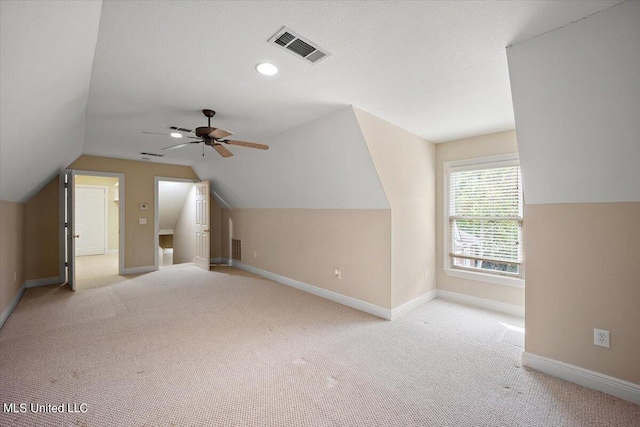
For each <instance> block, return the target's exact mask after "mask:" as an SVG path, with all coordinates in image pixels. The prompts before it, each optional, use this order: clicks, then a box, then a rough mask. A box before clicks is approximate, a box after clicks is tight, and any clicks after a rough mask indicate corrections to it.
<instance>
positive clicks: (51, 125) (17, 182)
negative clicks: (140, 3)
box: [0, 0, 101, 201]
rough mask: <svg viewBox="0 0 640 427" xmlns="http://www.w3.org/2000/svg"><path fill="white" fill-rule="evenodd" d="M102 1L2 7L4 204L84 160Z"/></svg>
mask: <svg viewBox="0 0 640 427" xmlns="http://www.w3.org/2000/svg"><path fill="white" fill-rule="evenodd" d="M100 6H101V4H100V2H79V1H56V2H39V1H4V0H3V1H0V154H1V155H0V174H1V176H0V199H2V200H10V201H25V200H27V199H29V198H30V197H31V196H32V195H33V194H35V193H36V192H37V191H38V190H39V189H40V187H42V186H43V185H44V184H46V183H47V182H48V181H49V179H50V178H52V177H53V175H55V174H57V173H58V171H59V170H60V168H64V167H66V166H67V165H69V164H70V163H71V162H72V161H73V160H75V159H76V158H77V157H78V156H79V155H80V154H82V150H83V144H84V134H85V132H84V131H85V113H86V109H87V99H88V96H89V82H90V77H91V65H92V63H93V52H94V50H95V46H96V39H97V37H98V23H99V20H100Z"/></svg>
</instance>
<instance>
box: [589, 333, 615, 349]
mask: <svg viewBox="0 0 640 427" xmlns="http://www.w3.org/2000/svg"><path fill="white" fill-rule="evenodd" d="M593 344H594V345H598V346H600V347H606V348H611V346H610V345H609V331H605V330H604V329H594V330H593Z"/></svg>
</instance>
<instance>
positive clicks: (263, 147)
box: [220, 140, 269, 150]
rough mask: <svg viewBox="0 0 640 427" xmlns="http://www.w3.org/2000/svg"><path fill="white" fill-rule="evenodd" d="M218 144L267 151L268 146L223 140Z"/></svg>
mask: <svg viewBox="0 0 640 427" xmlns="http://www.w3.org/2000/svg"><path fill="white" fill-rule="evenodd" d="M220 142H224V143H225V144H231V145H239V146H241V147H250V148H257V149H259V150H268V149H269V146H268V145H267V144H258V143H257V142H247V141H234V140H225V141H220Z"/></svg>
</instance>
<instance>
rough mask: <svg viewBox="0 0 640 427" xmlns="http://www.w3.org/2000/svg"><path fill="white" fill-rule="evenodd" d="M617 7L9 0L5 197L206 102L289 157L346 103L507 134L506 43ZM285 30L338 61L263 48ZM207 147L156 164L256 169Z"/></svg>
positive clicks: (436, 124) (125, 150) (224, 122)
mask: <svg viewBox="0 0 640 427" xmlns="http://www.w3.org/2000/svg"><path fill="white" fill-rule="evenodd" d="M616 3H619V1H618V0H612V1H589V2H584V1H548V2H542V1H540V2H522V1H513V2H511V1H509V2H507V1H502V2H457V1H440V2H400V1H390V2H361V1H348V2H346V1H345V2H333V1H324V2H323V1H317V2H275V1H273V2H272V1H229V2H213V1H212V2H205V1H203V2H178V1H175V2H171V1H104V2H91V1H85V2H77V1H44V2H36V1H32V2H23V1H2V2H0V7H1V10H0V15H1V20H2V21H1V25H0V27H1V28H0V30H1V37H0V43H1V58H0V65H1V72H0V77H1V87H0V89H1V94H0V95H1V96H0V98H1V114H0V117H1V123H0V132H1V135H0V142H1V145H0V152H1V154H2V155H1V161H0V168H1V169H0V172H1V180H0V198H1V199H4V200H13V201H23V200H26V199H27V198H28V197H30V195H32V194H33V193H34V192H35V191H37V189H38V188H39V187H40V186H42V185H44V183H46V180H47V179H48V178H49V177H51V176H52V175H54V174H56V173H57V172H58V171H59V169H60V168H62V167H65V166H66V165H68V164H69V163H70V162H71V161H72V160H73V159H74V158H76V157H77V156H78V155H80V154H82V153H84V154H93V155H100V156H109V157H120V158H128V159H140V154H139V153H140V152H142V151H151V152H158V151H159V150H160V149H161V148H163V147H165V146H168V145H171V144H173V143H175V142H176V140H174V139H172V138H170V137H164V136H156V135H154V136H150V135H145V134H143V133H142V132H143V131H150V132H160V133H162V132H165V131H166V130H167V127H168V126H170V125H177V126H182V127H186V128H191V129H192V128H195V127H197V126H203V125H205V123H206V122H205V119H204V117H203V116H202V114H201V113H200V110H201V109H202V108H212V109H214V110H216V111H217V112H218V114H217V115H216V116H215V118H214V121H213V126H216V127H220V128H224V129H229V130H231V131H233V132H234V133H235V137H237V138H238V139H242V140H249V141H256V142H262V141H267V140H268V141H269V143H270V144H271V145H272V147H273V149H274V150H273V151H269V152H262V153H261V154H267V153H268V154H270V155H278V156H281V157H279V158H281V160H279V161H280V162H286V161H287V156H282V154H281V153H278V150H277V146H278V143H279V139H278V135H280V134H282V133H283V132H286V131H289V130H290V129H292V128H296V127H298V126H300V125H302V124H304V123H306V122H309V121H311V120H315V119H318V118H319V117H322V116H325V115H327V114H329V113H333V112H335V111H337V110H340V109H342V108H343V107H345V106H347V105H351V104H353V105H357V106H358V107H359V108H361V109H363V110H366V111H369V112H370V113H372V114H374V115H376V116H378V117H381V118H383V119H385V120H387V121H389V122H391V123H393V124H396V125H398V126H400V127H402V128H404V129H407V130H409V131H410V132H413V133H415V134H417V135H420V136H422V137H423V138H425V139H427V140H430V141H434V142H442V141H447V140H451V139H457V138H461V137H465V136H471V135H478V134H484V133H489V132H494V131H500V130H505V129H512V128H513V127H514V119H513V110H512V105H511V93H510V87H509V76H508V69H507V61H506V54H505V47H506V46H507V45H509V44H512V43H514V42H518V41H522V40H525V39H528V38H531V37H534V36H536V35H539V34H541V33H544V32H546V31H550V30H552V29H554V28H557V27H559V26H561V25H564V24H567V23H569V22H572V21H575V20H577V19H580V18H582V17H584V16H587V15H589V14H591V13H594V12H597V11H600V10H602V9H605V8H607V7H609V6H611V5H614V4H616ZM283 25H286V26H288V27H290V28H291V29H293V30H294V31H296V32H298V33H300V34H302V35H303V36H305V37H307V38H309V39H310V40H312V41H314V42H316V43H317V44H319V45H320V46H322V47H323V48H325V49H327V50H328V51H329V52H331V53H332V56H331V57H329V58H328V59H326V60H324V61H322V62H320V63H318V64H315V65H311V64H308V63H305V62H304V61H303V60H301V59H299V58H297V57H295V56H294V55H292V54H290V53H288V52H285V51H283V50H280V49H278V48H277V47H275V46H273V45H270V44H269V43H267V39H269V37H271V36H272V35H273V34H274V33H275V32H276V31H277V30H278V29H280V28H281V27H282V26H283ZM262 61H268V62H272V63H274V64H276V65H277V66H278V67H279V69H280V72H279V73H278V74H277V75H276V76H273V77H265V76H262V75H259V74H258V73H256V71H255V69H254V66H255V65H256V64H257V63H258V62H262ZM305 143H309V144H311V142H310V141H300V144H305ZM313 143H317V142H313ZM284 144H285V143H284V142H283V145H284ZM207 149H208V150H209V151H207V152H206V156H205V157H204V158H203V157H202V152H201V147H200V146H193V147H188V148H184V149H181V150H176V151H169V152H165V153H166V156H165V157H164V158H162V159H159V160H153V161H159V162H165V163H174V164H183V165H190V166H194V169H196V170H197V171H198V174H199V175H200V176H201V177H202V178H210V179H213V178H216V173H217V171H219V170H220V169H224V168H230V167H236V168H240V167H243V166H244V165H245V164H249V163H251V164H253V163H255V162H259V160H256V157H255V156H256V153H255V152H252V151H251V150H250V149H246V148H238V147H234V149H233V152H234V154H235V156H234V157H232V158H230V159H222V158H220V157H219V156H217V154H215V153H214V152H213V150H210V149H209V148H208V147H207ZM305 149H306V148H301V150H305ZM308 149H309V150H313V147H309V148H308ZM222 162H226V163H224V166H221V165H222V164H223V163H222ZM270 165H271V167H278V161H274V162H270ZM238 197H244V196H243V195H239V196H238Z"/></svg>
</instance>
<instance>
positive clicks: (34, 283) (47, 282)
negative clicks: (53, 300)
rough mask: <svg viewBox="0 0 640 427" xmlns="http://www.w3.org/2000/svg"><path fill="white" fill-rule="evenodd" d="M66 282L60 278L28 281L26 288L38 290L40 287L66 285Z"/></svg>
mask: <svg viewBox="0 0 640 427" xmlns="http://www.w3.org/2000/svg"><path fill="white" fill-rule="evenodd" d="M64 282H65V280H64V279H61V278H60V277H45V278H44V279H34V280H27V282H26V283H25V287H26V288H37V287H39V286H47V285H59V284H61V283H64Z"/></svg>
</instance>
